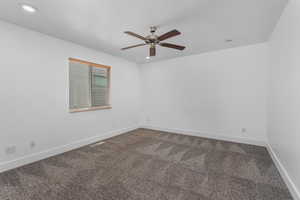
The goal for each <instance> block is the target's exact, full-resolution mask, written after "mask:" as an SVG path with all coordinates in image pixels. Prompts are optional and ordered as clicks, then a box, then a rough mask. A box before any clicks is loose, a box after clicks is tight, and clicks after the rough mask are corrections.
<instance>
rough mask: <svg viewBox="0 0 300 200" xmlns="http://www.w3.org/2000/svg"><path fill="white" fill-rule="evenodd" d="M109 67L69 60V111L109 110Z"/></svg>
mask: <svg viewBox="0 0 300 200" xmlns="http://www.w3.org/2000/svg"><path fill="white" fill-rule="evenodd" d="M110 70H111V67H110V66H105V65H100V64H96V63H91V62H87V61H82V60H78V59H74V58H70V59H69V109H70V112H82V111H89V110H98V109H110V108H111V106H110V102H109V100H110V99H109V94H110Z"/></svg>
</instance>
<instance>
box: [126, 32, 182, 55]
mask: <svg viewBox="0 0 300 200" xmlns="http://www.w3.org/2000/svg"><path fill="white" fill-rule="evenodd" d="M156 30H157V27H156V26H152V27H150V35H147V36H146V37H144V36H141V35H139V34H136V33H134V32H131V31H125V32H124V33H125V34H128V35H130V36H133V37H135V38H138V39H141V40H143V41H144V43H142V44H137V45H132V46H128V47H125V48H122V49H121V50H126V49H131V48H134V47H139V46H144V45H148V46H149V56H147V57H146V59H147V60H149V59H150V57H153V56H156V46H158V45H159V46H161V47H166V48H171V49H176V50H180V51H182V50H184V49H185V46H181V45H176V44H170V43H165V42H161V41H163V40H166V39H169V38H172V37H175V36H178V35H180V34H181V33H180V32H179V31H178V30H176V29H174V30H171V31H169V32H167V33H165V34H163V35H161V36H157V35H156V34H155V32H156Z"/></svg>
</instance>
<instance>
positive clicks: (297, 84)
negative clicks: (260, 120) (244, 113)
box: [268, 0, 300, 199]
mask: <svg viewBox="0 0 300 200" xmlns="http://www.w3.org/2000/svg"><path fill="white" fill-rule="evenodd" d="M269 45H270V61H271V62H270V85H269V86H270V93H269V100H268V105H269V107H268V139H269V141H270V144H271V146H272V148H273V150H274V151H275V153H276V154H277V156H278V158H279V160H280V161H281V163H282V165H283V166H284V168H285V169H286V171H287V172H288V174H289V176H290V178H291V180H292V181H293V182H294V184H295V186H296V187H297V188H298V196H299V197H298V198H299V199H300V193H299V191H300V76H299V74H300V1H299V0H290V1H289V3H288V5H287V7H286V9H285V10H284V13H283V15H282V17H281V19H280V21H279V23H278V25H277V27H276V29H275V30H274V32H273V34H272V36H271V38H270V42H269Z"/></svg>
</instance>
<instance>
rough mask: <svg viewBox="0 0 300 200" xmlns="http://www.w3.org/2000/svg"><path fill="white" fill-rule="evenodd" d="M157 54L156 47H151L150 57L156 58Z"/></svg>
mask: <svg viewBox="0 0 300 200" xmlns="http://www.w3.org/2000/svg"><path fill="white" fill-rule="evenodd" d="M155 54H156V49H155V46H153V47H150V56H155Z"/></svg>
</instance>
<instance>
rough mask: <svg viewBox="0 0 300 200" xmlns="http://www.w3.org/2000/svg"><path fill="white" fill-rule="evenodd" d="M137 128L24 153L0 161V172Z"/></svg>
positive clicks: (124, 129)
mask: <svg viewBox="0 0 300 200" xmlns="http://www.w3.org/2000/svg"><path fill="white" fill-rule="evenodd" d="M137 128H139V127H138V126H135V127H130V128H123V129H119V130H115V131H110V132H108V133H105V134H102V135H98V136H94V137H90V138H86V139H83V140H79V141H76V142H72V143H70V144H66V145H63V146H59V147H54V148H51V149H48V150H45V151H41V152H38V153H34V154H30V155H26V156H23V157H21V158H17V159H14V160H10V161H6V162H2V163H0V173H1V172H4V171H7V170H10V169H14V168H17V167H21V166H23V165H26V164H29V163H33V162H36V161H39V160H43V159H45V158H49V157H51V156H55V155H58V154H61V153H64V152H67V151H71V150H74V149H77V148H79V147H82V146H85V145H89V144H92V143H95V142H98V141H101V140H104V139H108V138H111V137H114V136H117V135H120V134H123V133H126V132H129V131H132V130H135V129H137Z"/></svg>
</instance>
